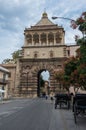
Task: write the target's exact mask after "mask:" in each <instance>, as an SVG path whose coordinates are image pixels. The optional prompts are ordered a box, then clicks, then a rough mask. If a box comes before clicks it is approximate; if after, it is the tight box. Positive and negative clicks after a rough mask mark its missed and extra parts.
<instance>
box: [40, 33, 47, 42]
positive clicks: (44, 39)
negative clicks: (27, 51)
mask: <svg viewBox="0 0 86 130" xmlns="http://www.w3.org/2000/svg"><path fill="white" fill-rule="evenodd" d="M41 43H42V44H43V43H46V34H45V33H42V34H41Z"/></svg>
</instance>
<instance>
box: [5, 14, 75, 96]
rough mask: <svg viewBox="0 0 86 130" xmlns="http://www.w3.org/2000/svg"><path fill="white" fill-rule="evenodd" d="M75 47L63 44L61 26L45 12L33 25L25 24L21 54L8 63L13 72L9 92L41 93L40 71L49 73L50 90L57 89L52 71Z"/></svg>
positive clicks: (32, 94) (19, 94) (57, 68)
mask: <svg viewBox="0 0 86 130" xmlns="http://www.w3.org/2000/svg"><path fill="white" fill-rule="evenodd" d="M76 49H77V47H76V46H67V45H66V44H65V31H64V28H63V27H62V26H59V25H57V24H54V23H53V22H52V21H50V20H49V18H48V15H47V13H46V12H44V13H43V14H42V17H41V19H40V20H39V21H38V22H37V23H36V24H35V25H34V26H31V27H30V28H25V30H24V45H23V46H22V56H21V57H20V58H19V59H18V60H17V63H16V65H14V64H13V68H12V66H10V67H7V68H9V69H10V71H11V73H12V75H13V77H11V79H12V80H11V79H10V84H11V89H12V91H11V92H12V93H13V92H15V95H16V96H20V97H22V96H23V97H24V96H25V97H36V96H40V84H39V80H40V74H41V73H42V72H43V71H49V73H50V79H49V80H50V81H49V83H50V86H49V91H50V92H49V93H51V92H52V91H53V92H55V91H58V89H57V86H58V84H57V83H56V81H55V79H54V72H55V71H58V70H60V69H63V63H64V62H65V61H66V60H67V58H68V57H70V56H72V55H73V54H74V55H75V54H76V53H75V51H76ZM14 66H15V67H14ZM11 81H12V82H11ZM12 86H13V87H12ZM13 89H14V90H13Z"/></svg>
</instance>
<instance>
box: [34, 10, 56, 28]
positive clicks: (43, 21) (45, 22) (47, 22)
mask: <svg viewBox="0 0 86 130" xmlns="http://www.w3.org/2000/svg"><path fill="white" fill-rule="evenodd" d="M44 25H55V24H54V23H53V22H51V21H50V20H49V19H48V16H47V13H46V12H44V13H43V14H42V18H41V20H40V21H39V22H38V23H37V24H35V26H44Z"/></svg>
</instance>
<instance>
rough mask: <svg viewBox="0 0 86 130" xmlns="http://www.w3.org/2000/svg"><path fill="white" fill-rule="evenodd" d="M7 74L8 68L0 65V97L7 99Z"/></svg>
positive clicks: (8, 73)
mask: <svg viewBox="0 0 86 130" xmlns="http://www.w3.org/2000/svg"><path fill="white" fill-rule="evenodd" d="M9 75H10V72H9V70H8V69H6V68H4V67H2V66H0V99H7V98H8V96H9V91H8V89H9V81H8V77H9Z"/></svg>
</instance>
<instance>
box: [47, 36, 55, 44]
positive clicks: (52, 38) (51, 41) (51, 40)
mask: <svg viewBox="0 0 86 130" xmlns="http://www.w3.org/2000/svg"><path fill="white" fill-rule="evenodd" d="M48 43H49V44H50V43H54V35H53V33H49V34H48Z"/></svg>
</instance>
